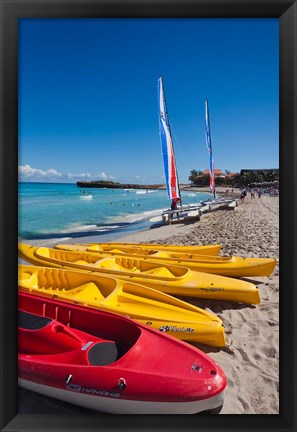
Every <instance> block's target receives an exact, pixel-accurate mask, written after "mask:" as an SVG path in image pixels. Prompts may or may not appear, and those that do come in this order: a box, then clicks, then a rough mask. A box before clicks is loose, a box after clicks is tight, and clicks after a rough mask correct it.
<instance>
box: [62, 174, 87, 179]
mask: <svg viewBox="0 0 297 432" xmlns="http://www.w3.org/2000/svg"><path fill="white" fill-rule="evenodd" d="M66 176H67V177H68V178H69V179H93V178H94V176H92V174H90V173H81V174H71V173H68V174H66Z"/></svg>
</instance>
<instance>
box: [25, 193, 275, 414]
mask: <svg viewBox="0 0 297 432" xmlns="http://www.w3.org/2000/svg"><path fill="white" fill-rule="evenodd" d="M96 241H100V239H99V238H98V237H97V238H95V237H91V238H90V237H87V238H77V239H75V242H76V243H84V242H96ZM117 241H127V242H139V243H141V242H144V243H145V242H149V243H158V244H159V243H166V244H170V243H172V244H180V245H195V244H208V243H221V244H222V250H221V253H220V255H240V256H242V257H251V256H254V257H273V258H276V259H277V260H279V198H278V197H269V196H265V195H264V196H262V197H261V198H260V199H259V198H258V197H256V198H255V199H251V198H250V194H248V196H247V197H246V199H245V202H244V203H240V202H238V206H237V207H236V208H235V210H217V211H213V212H210V213H208V214H205V215H203V216H202V217H201V220H200V221H197V222H194V223H188V224H184V223H178V224H172V225H166V226H161V227H157V228H151V229H149V230H146V231H141V232H138V233H133V234H129V235H126V236H124V237H121V238H120V239H117ZM59 242H61V241H59ZM28 243H32V244H33V243H34V244H43V245H49V246H53V245H54V244H55V243H58V241H56V242H55V241H54V240H53V239H51V241H50V242H49V241H42V242H41V241H38V242H37V241H34V242H28ZM246 280H249V281H251V282H253V283H255V284H257V286H258V288H259V292H260V296H261V303H260V304H259V305H256V306H250V305H243V304H237V303H231V302H223V301H210V300H200V299H194V298H188V297H187V298H186V297H184V298H182V299H183V300H186V301H189V302H190V303H192V304H195V305H197V306H199V307H202V308H206V309H207V310H209V311H211V312H213V313H215V314H216V315H218V316H219V317H220V318H221V319H222V321H223V323H224V326H225V333H226V337H227V346H226V347H225V348H223V349H218V348H213V347H208V346H206V345H200V344H195V346H197V347H198V348H199V349H201V350H203V351H204V352H206V353H208V354H209V355H210V356H211V357H212V358H213V359H215V361H216V362H217V363H218V364H219V365H220V366H221V367H222V368H223V370H224V372H225V374H226V376H227V381H228V390H227V396H226V399H225V403H224V406H223V409H222V411H221V414H278V413H279V266H278V265H277V267H276V269H275V271H274V273H273V274H272V275H271V276H269V277H258V278H253V279H252V280H251V279H246Z"/></svg>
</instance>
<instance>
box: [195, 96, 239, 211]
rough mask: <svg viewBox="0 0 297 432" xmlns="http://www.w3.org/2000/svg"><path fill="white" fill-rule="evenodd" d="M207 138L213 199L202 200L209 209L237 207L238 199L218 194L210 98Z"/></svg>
mask: <svg viewBox="0 0 297 432" xmlns="http://www.w3.org/2000/svg"><path fill="white" fill-rule="evenodd" d="M205 138H206V145H207V149H208V154H209V188H210V192H211V193H213V199H212V200H208V201H202V204H203V205H204V206H208V207H209V210H211V209H212V208H213V206H215V207H216V208H218V207H221V206H224V207H226V206H227V207H230V208H233V209H234V208H235V207H236V200H234V199H225V198H220V197H218V196H216V185H215V177H214V159H213V155H212V144H211V134H210V120H209V109H208V100H207V99H206V100H205Z"/></svg>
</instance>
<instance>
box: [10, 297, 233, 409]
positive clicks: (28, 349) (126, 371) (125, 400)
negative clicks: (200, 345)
mask: <svg viewBox="0 0 297 432" xmlns="http://www.w3.org/2000/svg"><path fill="white" fill-rule="evenodd" d="M18 336H19V339H18V341H19V353H18V361H19V385H20V386H21V387H24V388H26V389H28V390H32V391H35V392H37V393H41V394H43V395H46V396H50V397H53V398H56V399H59V400H63V401H65V402H70V403H73V404H76V405H80V406H83V407H86V408H90V409H94V410H98V411H103V412H109V413H116V414H195V413H198V412H201V411H216V412H218V411H219V410H220V407H221V406H222V405H223V401H224V398H225V393H226V377H225V375H224V372H223V371H222V370H221V368H220V367H219V366H218V365H217V364H216V362H215V361H214V360H212V359H211V358H210V357H209V356H208V355H206V354H204V353H203V352H201V351H200V350H198V349H197V348H195V347H193V346H191V345H189V344H187V343H185V342H182V341H180V340H178V339H176V338H173V337H171V336H168V335H166V334H163V333H160V332H158V331H156V330H154V329H152V328H150V327H149V326H146V325H142V324H139V323H137V322H135V321H133V320H131V319H129V318H125V317H122V316H120V315H116V314H111V313H109V312H103V311H100V310H97V309H90V308H85V307H83V306H78V305H72V304H68V303H63V302H59V301H57V300H52V299H47V298H44V297H39V296H35V295H32V294H27V293H19V327H18Z"/></svg>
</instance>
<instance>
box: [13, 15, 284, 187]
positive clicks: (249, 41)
mask: <svg viewBox="0 0 297 432" xmlns="http://www.w3.org/2000/svg"><path fill="white" fill-rule="evenodd" d="M278 38H279V24H278V20H277V19H267V18H266V19H161V18H159V19H21V20H20V21H19V179H20V180H24V181H54V182H55V181H57V182H76V181H77V180H98V179H112V180H114V181H119V182H131V183H160V182H162V183H163V182H164V174H163V162H162V156H161V144H160V138H159V130H158V101H157V80H158V78H159V76H161V75H162V76H163V79H164V88H165V93H166V100H167V106H168V112H169V118H170V122H171V128H172V131H173V143H174V148H175V154H176V163H177V169H178V175H179V180H180V182H187V181H188V177H189V175H190V171H191V170H192V169H196V170H204V169H206V168H208V153H207V147H206V142H205V132H204V103H205V98H208V101H209V112H210V125H211V135H212V146H213V156H214V162H215V168H216V169H222V170H226V169H227V170H230V171H232V172H238V171H240V169H242V168H278V166H279V125H278V116H279V90H278V80H279V70H278V67H279V57H278V46H279V42H278V40H279V39H278Z"/></svg>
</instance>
